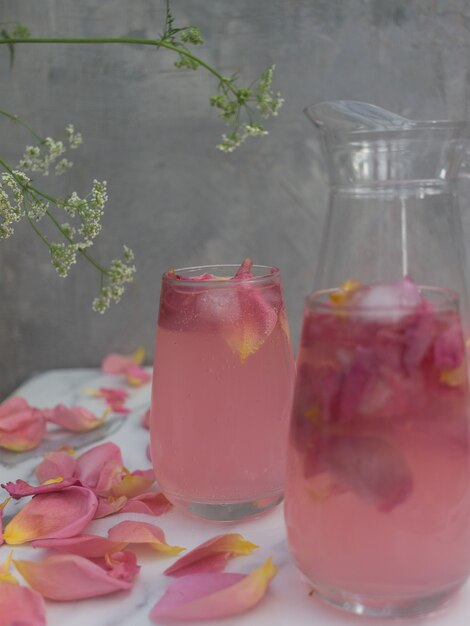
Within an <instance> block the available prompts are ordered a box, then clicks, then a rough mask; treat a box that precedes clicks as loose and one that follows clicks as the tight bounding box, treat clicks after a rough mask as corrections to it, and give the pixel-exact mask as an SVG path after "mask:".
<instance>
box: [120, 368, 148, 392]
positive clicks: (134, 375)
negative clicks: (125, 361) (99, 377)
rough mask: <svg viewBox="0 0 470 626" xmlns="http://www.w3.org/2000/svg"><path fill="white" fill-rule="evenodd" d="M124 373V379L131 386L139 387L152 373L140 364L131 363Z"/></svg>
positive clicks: (145, 382)
mask: <svg viewBox="0 0 470 626" xmlns="http://www.w3.org/2000/svg"><path fill="white" fill-rule="evenodd" d="M125 374H126V381H127V383H128V384H129V385H130V386H131V387H141V386H142V385H145V384H147V383H148V382H150V380H151V379H152V375H151V374H150V373H149V372H147V370H145V369H144V368H143V367H141V366H140V365H131V366H130V367H128V368H127V369H126V372H125Z"/></svg>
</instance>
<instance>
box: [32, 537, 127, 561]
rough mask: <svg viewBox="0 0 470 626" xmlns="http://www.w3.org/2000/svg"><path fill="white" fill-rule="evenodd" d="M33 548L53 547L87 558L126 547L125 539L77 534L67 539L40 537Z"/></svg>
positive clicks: (97, 556)
mask: <svg viewBox="0 0 470 626" xmlns="http://www.w3.org/2000/svg"><path fill="white" fill-rule="evenodd" d="M31 545H32V546H33V548H51V549H53V550H58V551H59V552H67V554H77V555H78V556H83V557H85V558H87V559H97V558H99V557H104V556H105V554H113V552H120V551H121V550H122V549H123V548H125V547H126V545H127V544H126V543H125V542H123V541H120V542H115V541H110V540H109V539H107V538H106V537H99V536H98V535H77V536H76V537H68V538H65V539H38V540H37V541H33V542H32V544H31Z"/></svg>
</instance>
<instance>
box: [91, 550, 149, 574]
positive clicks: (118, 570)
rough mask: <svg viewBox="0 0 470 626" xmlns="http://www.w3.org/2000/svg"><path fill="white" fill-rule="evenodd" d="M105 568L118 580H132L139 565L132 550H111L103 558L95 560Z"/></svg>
mask: <svg viewBox="0 0 470 626" xmlns="http://www.w3.org/2000/svg"><path fill="white" fill-rule="evenodd" d="M95 562H96V563H97V564H98V565H101V566H102V567H104V568H105V569H107V570H109V575H110V576H112V577H113V578H118V579H119V580H127V581H128V582H132V581H133V580H134V578H135V576H136V575H137V574H138V573H139V572H140V565H138V564H137V556H136V555H135V552H132V550H124V551H123V552H113V553H112V554H106V555H105V556H104V558H103V559H98V560H96V561H95Z"/></svg>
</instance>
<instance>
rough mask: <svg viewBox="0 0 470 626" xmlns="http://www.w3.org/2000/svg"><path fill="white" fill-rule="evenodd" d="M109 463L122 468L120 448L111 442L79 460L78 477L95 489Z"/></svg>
mask: <svg viewBox="0 0 470 626" xmlns="http://www.w3.org/2000/svg"><path fill="white" fill-rule="evenodd" d="M109 461H114V462H116V463H117V464H119V465H121V466H122V455H121V450H120V448H119V447H118V446H117V445H116V444H115V443H112V442H111V441H108V442H106V443H102V444H100V445H98V446H95V447H94V448H91V449H90V450H88V451H87V452H85V453H84V454H82V455H81V456H80V457H79V458H78V459H77V470H76V475H77V477H78V478H79V479H80V480H81V481H82V483H83V484H84V485H87V486H88V487H90V489H95V488H96V486H97V484H98V483H99V480H100V476H101V473H102V471H103V467H104V466H105V465H106V463H108V462H109Z"/></svg>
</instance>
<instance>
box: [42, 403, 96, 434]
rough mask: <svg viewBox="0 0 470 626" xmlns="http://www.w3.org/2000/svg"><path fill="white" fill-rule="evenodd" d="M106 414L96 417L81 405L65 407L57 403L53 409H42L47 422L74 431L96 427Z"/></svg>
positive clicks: (79, 431) (83, 430)
mask: <svg viewBox="0 0 470 626" xmlns="http://www.w3.org/2000/svg"><path fill="white" fill-rule="evenodd" d="M106 415H107V413H106V412H105V413H104V414H103V415H102V416H101V417H97V416H96V415H95V414H94V413H92V412H91V411H89V410H88V409H85V408H84V407H82V406H73V407H67V406H65V405H64V404H58V405H57V406H55V407H54V408H53V409H45V410H44V417H45V418H46V420H47V421H48V422H51V423H53V424H57V426H60V427H61V428H64V429H65V430H70V431H72V432H75V433H81V432H86V431H87V430H93V429H94V428H97V427H98V426H100V425H101V424H102V423H103V422H104V420H105V419H106Z"/></svg>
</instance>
